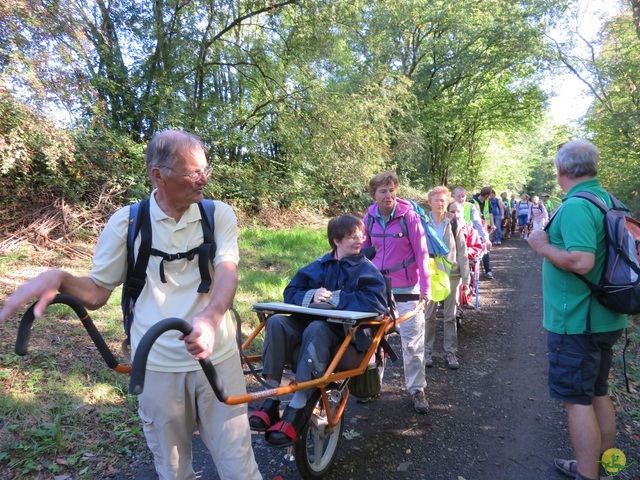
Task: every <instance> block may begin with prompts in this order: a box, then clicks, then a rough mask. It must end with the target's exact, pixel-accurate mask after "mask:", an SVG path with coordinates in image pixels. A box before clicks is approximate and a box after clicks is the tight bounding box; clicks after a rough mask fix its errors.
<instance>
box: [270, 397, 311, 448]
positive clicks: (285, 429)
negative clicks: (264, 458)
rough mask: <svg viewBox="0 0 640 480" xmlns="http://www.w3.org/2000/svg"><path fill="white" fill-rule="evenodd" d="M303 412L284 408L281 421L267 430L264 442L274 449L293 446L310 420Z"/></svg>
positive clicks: (300, 409) (302, 409) (301, 409)
mask: <svg viewBox="0 0 640 480" xmlns="http://www.w3.org/2000/svg"><path fill="white" fill-rule="evenodd" d="M305 410H307V409H306V408H291V407H287V408H285V410H284V414H283V415H282V420H280V421H279V422H278V423H276V424H275V425H274V426H273V427H271V428H270V429H269V430H267V432H266V433H265V435H264V438H265V440H266V441H267V442H268V443H269V444H270V445H273V446H274V447H289V446H291V445H293V444H295V443H296V442H297V441H298V439H299V438H300V437H301V435H302V432H303V431H304V429H305V427H306V426H307V423H308V421H309V418H310V417H309V416H308V415H307V414H306V413H305Z"/></svg>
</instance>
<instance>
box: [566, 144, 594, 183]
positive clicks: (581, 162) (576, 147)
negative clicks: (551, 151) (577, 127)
mask: <svg viewBox="0 0 640 480" xmlns="http://www.w3.org/2000/svg"><path fill="white" fill-rule="evenodd" d="M599 160H600V154H599V153H598V148H597V147H596V146H595V145H594V144H593V143H591V142H590V141H588V140H584V139H579V140H573V141H571V142H568V143H565V144H564V145H563V146H562V147H561V148H560V150H558V154H557V155H556V160H555V162H556V166H557V167H558V170H559V172H560V173H561V174H562V175H565V176H566V177H568V178H580V177H595V176H596V175H598V161H599Z"/></svg>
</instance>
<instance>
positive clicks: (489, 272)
mask: <svg viewBox="0 0 640 480" xmlns="http://www.w3.org/2000/svg"><path fill="white" fill-rule="evenodd" d="M487 278H488V279H489V280H493V272H492V271H491V270H489V271H488V272H487Z"/></svg>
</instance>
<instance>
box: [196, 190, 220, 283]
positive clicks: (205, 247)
mask: <svg viewBox="0 0 640 480" xmlns="http://www.w3.org/2000/svg"><path fill="white" fill-rule="evenodd" d="M198 208H200V216H201V217H202V221H201V223H202V237H203V243H202V245H200V246H199V247H198V266H199V268H200V285H199V286H198V293H208V292H209V290H210V289H211V275H210V274H209V262H213V259H214V258H215V256H216V242H215V240H214V238H213V236H214V230H215V221H214V215H215V211H216V204H215V203H214V202H213V201H212V200H203V201H202V202H200V203H199V204H198Z"/></svg>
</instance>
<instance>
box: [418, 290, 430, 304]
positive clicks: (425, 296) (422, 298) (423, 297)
mask: <svg viewBox="0 0 640 480" xmlns="http://www.w3.org/2000/svg"><path fill="white" fill-rule="evenodd" d="M418 301H420V302H422V301H424V303H425V305H426V304H427V303H429V302H430V301H431V292H429V293H424V294H420V297H419V299H418Z"/></svg>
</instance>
